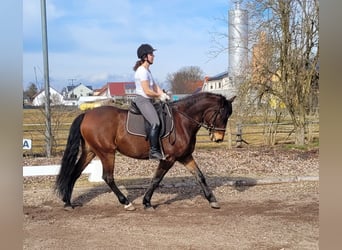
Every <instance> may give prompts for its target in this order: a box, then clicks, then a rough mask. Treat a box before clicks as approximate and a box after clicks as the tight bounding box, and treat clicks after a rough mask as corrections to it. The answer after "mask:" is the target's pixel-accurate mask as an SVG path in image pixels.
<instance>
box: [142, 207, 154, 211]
mask: <svg viewBox="0 0 342 250" xmlns="http://www.w3.org/2000/svg"><path fill="white" fill-rule="evenodd" d="M144 209H145V211H148V212H153V211H154V207H152V206H145V207H144Z"/></svg>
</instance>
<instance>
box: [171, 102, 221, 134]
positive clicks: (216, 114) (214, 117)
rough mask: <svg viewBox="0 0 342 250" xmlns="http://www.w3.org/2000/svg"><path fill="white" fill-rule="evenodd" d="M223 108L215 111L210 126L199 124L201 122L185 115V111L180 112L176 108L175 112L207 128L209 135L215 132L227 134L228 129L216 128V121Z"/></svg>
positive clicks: (203, 123)
mask: <svg viewBox="0 0 342 250" xmlns="http://www.w3.org/2000/svg"><path fill="white" fill-rule="evenodd" d="M222 109H223V108H219V109H218V110H216V111H215V113H214V114H213V115H212V117H211V118H210V119H209V121H211V122H210V124H207V123H205V122H199V121H196V120H195V119H194V118H192V117H190V116H188V115H187V114H186V113H184V112H183V111H180V110H178V109H177V108H175V110H176V111H177V112H178V113H180V114H181V115H183V116H184V117H186V118H187V119H189V120H190V121H192V122H194V123H196V124H197V126H198V127H203V128H205V129H206V130H208V131H209V134H212V133H213V132H215V131H224V132H226V129H225V128H216V127H215V122H216V119H217V116H218V114H219V113H220V112H221V110H222ZM203 116H204V115H203ZM203 116H202V118H203Z"/></svg>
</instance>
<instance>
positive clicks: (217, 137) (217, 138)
mask: <svg viewBox="0 0 342 250" xmlns="http://www.w3.org/2000/svg"><path fill="white" fill-rule="evenodd" d="M209 137H210V140H211V141H213V142H217V143H219V142H222V141H223V139H224V133H221V132H211V133H210V134H209Z"/></svg>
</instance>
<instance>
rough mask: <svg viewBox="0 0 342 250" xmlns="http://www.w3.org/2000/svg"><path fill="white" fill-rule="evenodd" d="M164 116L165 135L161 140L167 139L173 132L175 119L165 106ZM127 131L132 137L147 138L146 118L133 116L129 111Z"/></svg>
mask: <svg viewBox="0 0 342 250" xmlns="http://www.w3.org/2000/svg"><path fill="white" fill-rule="evenodd" d="M163 115H164V119H165V133H164V134H163V135H162V136H161V138H164V137H167V136H168V135H169V134H170V133H171V131H172V130H173V119H172V116H171V113H170V109H169V107H168V106H167V105H165V106H164V110H163ZM161 124H162V123H161ZM126 130H127V132H128V133H130V134H132V135H138V136H143V137H146V131H145V120H144V117H143V116H142V115H137V114H133V113H131V112H129V111H128V115H127V121H126ZM162 130H163V129H161V131H162Z"/></svg>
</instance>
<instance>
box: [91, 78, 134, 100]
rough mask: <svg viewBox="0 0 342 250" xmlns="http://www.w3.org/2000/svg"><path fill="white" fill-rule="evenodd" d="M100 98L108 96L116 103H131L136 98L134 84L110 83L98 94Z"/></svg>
mask: <svg viewBox="0 0 342 250" xmlns="http://www.w3.org/2000/svg"><path fill="white" fill-rule="evenodd" d="M97 95H98V96H106V97H107V98H112V99H113V100H114V101H123V102H129V101H130V100H132V99H133V98H134V97H135V96H136V93H135V83H134V82H108V83H107V84H106V85H105V86H103V87H102V88H101V89H100V90H99V91H98V92H97Z"/></svg>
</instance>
